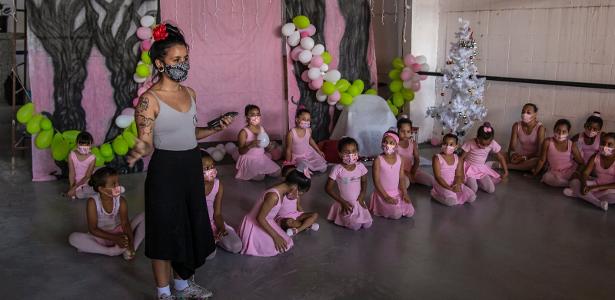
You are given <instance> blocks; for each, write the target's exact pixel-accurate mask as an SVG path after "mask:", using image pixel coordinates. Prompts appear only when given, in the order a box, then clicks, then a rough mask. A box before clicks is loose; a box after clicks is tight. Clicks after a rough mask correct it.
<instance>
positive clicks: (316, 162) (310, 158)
mask: <svg viewBox="0 0 615 300" xmlns="http://www.w3.org/2000/svg"><path fill="white" fill-rule="evenodd" d="M290 134H291V135H292V138H293V143H292V145H291V153H292V164H293V165H296V164H297V163H298V162H299V161H303V162H305V163H306V164H307V166H308V168H309V169H310V170H312V171H316V172H324V171H326V170H327V161H326V160H325V159H324V158H323V157H322V156H320V154H318V153H317V152H316V150H314V148H312V146H311V145H310V140H311V138H312V130H311V129H306V131H305V134H304V136H303V137H300V136H299V135H298V134H297V131H296V130H295V128H293V129H291V131H290Z"/></svg>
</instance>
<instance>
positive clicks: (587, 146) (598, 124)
mask: <svg viewBox="0 0 615 300" xmlns="http://www.w3.org/2000/svg"><path fill="white" fill-rule="evenodd" d="M602 124H603V121H602V118H601V117H600V113H599V112H597V111H595V112H594V114H593V115H591V116H590V117H589V118H587V121H585V125H584V126H583V127H584V128H585V130H584V131H583V132H582V133H579V134H577V135H575V136H573V137H572V139H571V140H572V141H573V142H574V143H576V144H577V147H578V148H579V151H580V152H581V156H582V157H583V162H584V163H585V164H587V163H588V162H589V159H590V158H591V157H592V156H594V154H596V153H599V152H600V135H601V131H602Z"/></svg>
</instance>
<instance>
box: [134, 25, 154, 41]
mask: <svg viewBox="0 0 615 300" xmlns="http://www.w3.org/2000/svg"><path fill="white" fill-rule="evenodd" d="M137 37H138V38H140V39H142V40H147V39H150V38H151V37H152V29H151V28H149V27H139V29H137Z"/></svg>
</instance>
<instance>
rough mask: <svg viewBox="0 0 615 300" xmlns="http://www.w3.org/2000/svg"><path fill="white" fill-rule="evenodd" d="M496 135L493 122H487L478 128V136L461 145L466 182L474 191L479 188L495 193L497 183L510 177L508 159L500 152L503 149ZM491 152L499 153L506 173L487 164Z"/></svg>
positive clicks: (499, 159) (498, 155)
mask: <svg viewBox="0 0 615 300" xmlns="http://www.w3.org/2000/svg"><path fill="white" fill-rule="evenodd" d="M494 135H495V131H494V130H493V127H492V126H491V123H489V122H485V123H484V124H483V125H482V126H480V127H479V128H478V132H477V134H476V138H475V139H473V140H470V141H467V142H465V143H464V144H463V146H462V147H461V149H463V151H464V153H463V155H461V159H462V160H463V162H464V174H465V178H466V181H465V184H466V185H467V186H468V187H470V189H472V191H473V192H474V193H476V191H478V188H480V189H481V190H483V191H485V192H487V193H493V192H495V185H496V184H498V183H499V182H500V181H501V179H502V178H506V177H508V167H507V165H506V159H505V158H504V155H502V154H501V153H500V150H502V147H501V146H500V144H498V142H496V141H494V140H493V137H494ZM489 153H495V154H496V155H497V157H498V161H499V162H500V164H501V165H502V167H503V169H504V174H503V175H502V176H500V174H498V172H496V171H494V170H493V169H491V167H489V166H488V165H487V164H485V162H486V161H487V157H488V156H489Z"/></svg>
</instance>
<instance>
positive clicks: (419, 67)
mask: <svg viewBox="0 0 615 300" xmlns="http://www.w3.org/2000/svg"><path fill="white" fill-rule="evenodd" d="M420 70H421V65H420V64H412V71H414V72H418V71H420Z"/></svg>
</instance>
